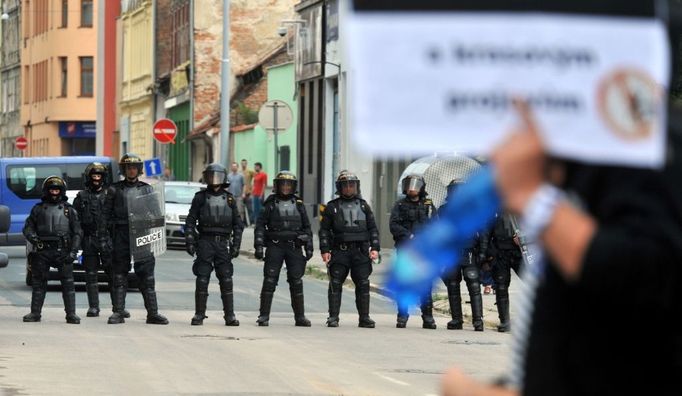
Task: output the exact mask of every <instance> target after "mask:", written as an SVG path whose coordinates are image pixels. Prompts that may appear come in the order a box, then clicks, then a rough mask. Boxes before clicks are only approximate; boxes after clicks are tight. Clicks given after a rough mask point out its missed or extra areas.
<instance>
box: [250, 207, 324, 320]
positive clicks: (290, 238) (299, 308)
mask: <svg viewBox="0 0 682 396" xmlns="http://www.w3.org/2000/svg"><path fill="white" fill-rule="evenodd" d="M312 236H313V234H312V230H311V229H310V220H308V215H307V214H306V211H305V207H304V206H303V201H302V200H301V199H300V198H298V197H297V196H296V195H293V194H291V195H286V196H282V195H278V194H272V195H270V196H269V197H268V198H267V199H266V200H265V202H264V203H263V209H262V210H261V213H260V215H259V216H258V221H257V222H256V230H255V240H254V247H255V249H256V252H257V254H258V255H260V254H262V250H263V247H266V248H267V250H266V252H265V265H264V267H263V276H264V279H263V288H262V290H261V294H260V299H261V303H260V316H259V317H258V324H259V325H261V326H267V325H268V322H269V320H270V307H271V305H272V297H273V294H274V293H275V288H276V287H277V282H278V281H279V273H280V271H281V270H282V263H283V262H286V265H287V266H286V268H287V282H289V292H290V294H291V307H292V309H293V310H294V318H295V321H296V326H304V327H308V326H310V321H309V320H308V319H307V318H306V317H305V304H304V299H303V274H304V273H305V266H306V261H307V260H308V259H310V258H311V257H312V256H313V240H312ZM302 248H303V249H304V250H305V252H306V253H305V256H304V254H303V252H302ZM258 252H261V253H258Z"/></svg>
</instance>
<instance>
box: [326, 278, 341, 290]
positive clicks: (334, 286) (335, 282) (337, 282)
mask: <svg viewBox="0 0 682 396" xmlns="http://www.w3.org/2000/svg"><path fill="white" fill-rule="evenodd" d="M329 288H330V289H331V290H332V291H333V292H336V293H338V292H340V291H341V289H342V288H343V280H341V279H337V278H332V280H331V281H330V282H329Z"/></svg>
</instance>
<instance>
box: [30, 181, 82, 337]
mask: <svg viewBox="0 0 682 396" xmlns="http://www.w3.org/2000/svg"><path fill="white" fill-rule="evenodd" d="M23 234H24V236H25V237H26V239H27V240H28V241H29V242H31V244H32V245H33V248H34V250H35V251H34V252H31V253H30V254H29V260H30V263H31V284H32V286H33V294H32V296H31V313H30V314H28V315H26V316H24V321H25V322H39V321H40V318H41V310H42V308H43V302H44V301H45V292H46V291H47V280H48V273H49V271H50V267H54V268H57V270H58V271H59V276H60V279H61V284H62V298H63V299H64V311H65V312H66V321H67V322H68V323H73V324H78V323H80V318H79V317H78V316H76V292H75V289H74V284H73V261H74V260H75V259H76V257H77V252H78V249H80V245H81V238H82V237H83V232H82V230H81V226H80V222H79V220H78V213H77V212H76V210H74V208H73V206H71V205H70V204H69V203H68V202H67V198H66V195H65V194H64V195H62V196H61V197H60V198H59V199H58V200H57V201H53V200H51V198H50V197H46V196H45V195H44V196H43V198H42V202H40V203H37V204H36V205H35V206H34V207H33V209H31V214H30V215H29V216H28V217H27V218H26V223H25V225H24V229H23Z"/></svg>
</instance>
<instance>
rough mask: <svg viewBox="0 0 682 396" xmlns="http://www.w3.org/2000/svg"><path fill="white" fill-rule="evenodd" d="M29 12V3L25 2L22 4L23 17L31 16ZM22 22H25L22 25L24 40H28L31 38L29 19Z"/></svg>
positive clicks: (26, 18) (27, 0)
mask: <svg viewBox="0 0 682 396" xmlns="http://www.w3.org/2000/svg"><path fill="white" fill-rule="evenodd" d="M30 12H31V2H30V1H29V0H26V1H25V2H24V10H23V11H22V13H23V14H24V15H31V14H30ZM24 22H25V23H24V39H28V38H29V37H31V18H29V17H25V18H24Z"/></svg>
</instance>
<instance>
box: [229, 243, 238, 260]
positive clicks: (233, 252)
mask: <svg viewBox="0 0 682 396" xmlns="http://www.w3.org/2000/svg"><path fill="white" fill-rule="evenodd" d="M231 253H232V258H237V256H239V246H232V251H231Z"/></svg>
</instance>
